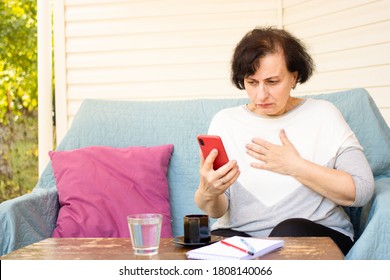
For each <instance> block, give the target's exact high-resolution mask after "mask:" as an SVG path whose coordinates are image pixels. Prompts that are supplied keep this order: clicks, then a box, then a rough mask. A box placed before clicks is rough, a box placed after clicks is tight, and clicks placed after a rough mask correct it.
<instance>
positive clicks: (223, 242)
mask: <svg viewBox="0 0 390 280" xmlns="http://www.w3.org/2000/svg"><path fill="white" fill-rule="evenodd" d="M221 243H222V244H223V245H226V246H229V247H232V248H234V249H237V250H240V251H241V252H244V253H247V254H248V255H251V256H253V255H254V253H253V252H251V251H248V250H245V249H243V248H241V247H238V246H236V245H233V244H230V243H228V242H226V241H224V240H221Z"/></svg>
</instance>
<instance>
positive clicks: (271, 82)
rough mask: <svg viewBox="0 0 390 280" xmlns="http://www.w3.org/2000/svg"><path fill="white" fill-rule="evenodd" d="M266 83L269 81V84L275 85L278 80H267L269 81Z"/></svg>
mask: <svg viewBox="0 0 390 280" xmlns="http://www.w3.org/2000/svg"><path fill="white" fill-rule="evenodd" d="M268 83H269V84H270V85H275V84H277V83H278V81H275V80H269V81H268Z"/></svg>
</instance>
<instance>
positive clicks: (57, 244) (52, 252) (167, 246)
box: [0, 237, 344, 260]
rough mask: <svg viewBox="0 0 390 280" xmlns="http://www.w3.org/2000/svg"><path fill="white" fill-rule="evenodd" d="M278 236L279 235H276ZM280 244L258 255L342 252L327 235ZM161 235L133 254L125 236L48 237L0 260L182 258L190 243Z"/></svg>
mask: <svg viewBox="0 0 390 280" xmlns="http://www.w3.org/2000/svg"><path fill="white" fill-rule="evenodd" d="M278 239H280V238H278ZM281 239H283V240H284V241H285V244H284V247H283V248H282V249H279V250H277V251H275V252H272V253H269V254H267V255H265V256H263V257H260V258H259V259H264V260H342V259H344V255H343V253H342V252H341V251H340V249H339V248H338V247H337V245H336V244H335V243H334V242H333V240H332V239H330V238H328V237H284V238H281ZM172 241H173V238H163V239H161V242H160V247H159V253H158V254H157V255H154V256H151V257H143V256H136V255H134V253H133V249H132V246H131V241H130V239H129V238H48V239H45V240H42V241H40V242H37V243H34V244H31V245H28V246H26V247H23V248H21V249H18V250H15V251H13V252H11V253H9V254H8V255H4V256H2V257H0V259H1V260H148V259H150V260H185V259H187V258H186V252H187V251H188V250H190V249H192V248H191V247H183V246H181V245H177V244H174V243H173V242H172Z"/></svg>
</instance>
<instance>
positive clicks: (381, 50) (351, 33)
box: [283, 0, 390, 124]
mask: <svg viewBox="0 0 390 280" xmlns="http://www.w3.org/2000/svg"><path fill="white" fill-rule="evenodd" d="M283 24H284V28H285V29H287V30H289V31H291V32H292V33H294V34H295V35H297V36H298V37H299V38H302V39H303V40H304V41H305V42H306V44H307V46H308V48H309V50H310V52H311V53H312V54H313V57H314V59H315V61H316V65H317V71H316V73H315V75H314V76H313V78H312V79H311V80H310V81H309V82H308V83H307V84H305V85H303V86H300V87H298V88H297V94H302V93H322V92H328V91H335V90H344V89H349V88H354V87H364V88H366V89H367V90H368V91H369V92H370V94H371V95H372V96H373V98H374V100H375V102H376V104H377V105H378V106H379V107H380V110H381V112H382V114H383V116H384V117H385V119H386V121H387V123H388V124H390V79H389V77H390V1H389V0H383V1H369V0H342V1H338V0H337V1H336V0H326V1H325V0H309V1H307V0H284V10H283Z"/></svg>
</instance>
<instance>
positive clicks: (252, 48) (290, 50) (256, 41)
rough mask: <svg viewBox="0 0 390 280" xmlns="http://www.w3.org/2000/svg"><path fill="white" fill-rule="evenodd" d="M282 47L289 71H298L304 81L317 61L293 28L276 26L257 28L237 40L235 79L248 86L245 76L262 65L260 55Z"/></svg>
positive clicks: (299, 77)
mask: <svg viewBox="0 0 390 280" xmlns="http://www.w3.org/2000/svg"><path fill="white" fill-rule="evenodd" d="M279 51H281V52H282V53H283V54H284V57H285V61H286V66H287V69H288V71H290V72H291V73H292V72H295V71H297V72H298V76H297V83H300V84H303V83H304V82H306V81H307V80H308V79H309V78H310V77H311V75H312V74H313V72H314V68H315V65H314V62H313V59H312V58H311V56H310V55H309V54H308V53H307V51H306V47H305V46H304V44H303V43H302V42H301V41H300V40H299V39H297V38H295V37H294V36H293V35H291V34H290V33H289V32H287V31H285V30H283V29H277V28H274V27H266V28H255V29H253V30H251V31H249V32H248V33H247V34H246V35H245V36H244V37H243V38H242V39H241V41H240V42H239V43H238V44H237V46H236V49H235V50H234V54H233V59H232V73H231V80H232V82H233V84H234V85H235V86H236V87H237V88H239V89H245V86H244V78H246V77H248V76H251V75H253V74H254V73H255V72H256V71H257V69H258V68H259V67H260V58H262V57H264V56H266V55H268V54H274V53H277V52H279Z"/></svg>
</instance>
